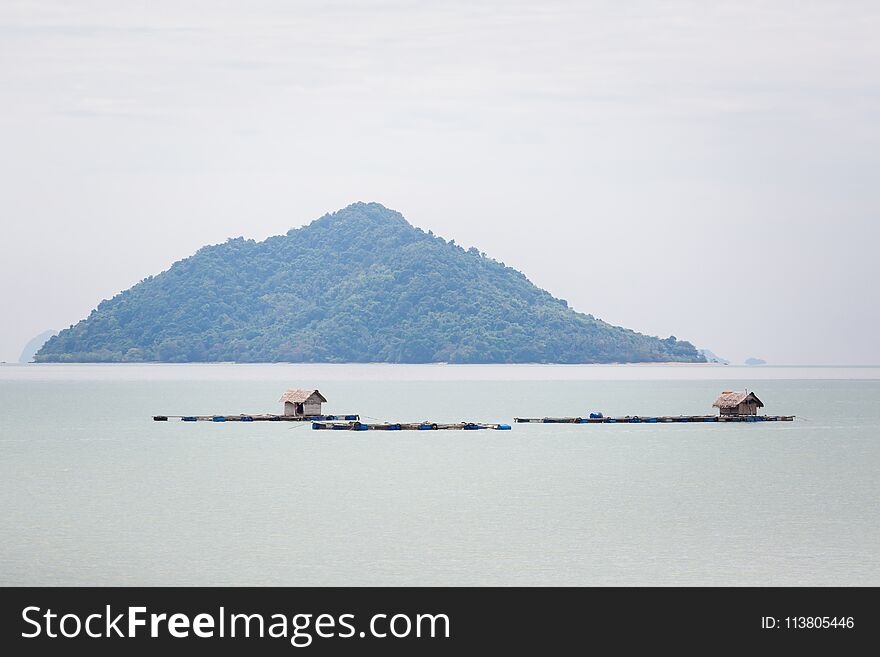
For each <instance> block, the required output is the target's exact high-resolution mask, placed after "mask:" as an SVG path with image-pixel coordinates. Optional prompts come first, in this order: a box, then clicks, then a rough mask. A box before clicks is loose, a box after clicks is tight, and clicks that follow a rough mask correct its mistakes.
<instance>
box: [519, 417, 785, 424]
mask: <svg viewBox="0 0 880 657" xmlns="http://www.w3.org/2000/svg"><path fill="white" fill-rule="evenodd" d="M794 417H795V416H794V415H649V416H639V415H626V416H624V417H541V418H536V417H517V418H514V421H515V422H528V423H532V424H640V423H643V422H647V423H655V422H791V421H792V420H794Z"/></svg>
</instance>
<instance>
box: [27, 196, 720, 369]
mask: <svg viewBox="0 0 880 657" xmlns="http://www.w3.org/2000/svg"><path fill="white" fill-rule="evenodd" d="M35 360H36V361H38V362H143V361H159V362H217V361H237V362H387V363H431V362H449V363H612V362H620V363H634V362H687V363H699V362H706V358H705V357H704V356H703V355H702V354H700V353H699V352H698V351H697V349H696V348H695V347H694V346H693V345H692V344H691V343H690V342H686V341H682V340H678V339H676V338H675V337H674V336H670V337H668V338H664V339H661V338H657V337H651V336H647V335H643V334H641V333H636V332H635V331H632V330H630V329H626V328H621V327H618V326H612V325H611V324H608V323H606V322H603V321H601V320H599V319H597V318H595V317H593V316H592V315H586V314H582V313H579V312H576V311H574V310H572V309H571V308H569V307H568V304H567V303H566V302H565V301H564V300H562V299H557V298H555V297H554V296H552V295H551V294H550V293H548V292H546V291H544V290H542V289H540V288H538V287H536V286H535V285H534V284H532V283H531V282H530V281H529V280H528V279H527V278H526V277H525V276H524V275H523V274H522V273H520V272H518V271H517V270H515V269H513V268H511V267H507V266H505V265H504V264H503V263H501V262H497V261H495V260H493V259H492V258H489V257H487V256H486V255H485V254H484V253H481V252H480V251H479V250H477V249H476V248H470V249H468V250H465V249H463V248H462V247H460V246H458V245H457V244H456V243H455V241H454V240H452V241H446V240H445V239H443V238H441V237H438V236H436V235H434V234H433V233H432V232H431V231H428V232H425V231H423V230H421V229H419V228H416V227H414V226H412V225H411V224H409V223H408V222H407V221H406V219H404V218H403V216H402V215H401V214H400V213H398V212H395V211H393V210H389V209H388V208H386V207H384V206H382V205H380V204H378V203H355V204H353V205H350V206H348V207H347V208H345V209H343V210H340V211H338V212H335V213H333V214H328V215H325V216H323V217H321V218H320V219H317V220H316V221H314V222H312V223H311V224H309V225H308V226H305V227H303V228H299V229H294V230H291V231H289V232H288V233H287V234H286V235H280V236H276V237H270V238H268V239H266V240H264V241H262V242H256V241H254V240H245V239H243V238H237V239H230V240H228V241H227V242H225V243H223V244H217V245H214V246H206V247H203V248H201V249H199V251H198V252H197V253H195V254H194V255H193V256H191V257H189V258H186V259H184V260H181V261H179V262H176V263H174V265H172V266H171V268H170V269H168V270H167V271H164V272H162V273H160V274H158V275H156V276H150V277H149V278H146V279H144V280H143V281H141V282H140V283H138V284H137V285H135V286H134V287H132V288H130V289H128V290H125V291H124V292H122V293H120V294H118V295H116V296H115V297H113V298H112V299H110V300H109V301H102V302H101V303H100V304H98V307H97V308H96V309H95V310H93V311H92V313H91V314H90V315H89V316H88V317H87V318H85V319H83V320H82V321H80V322H79V323H77V324H76V325H74V326H71V327H69V328H67V329H65V330H63V331H61V333H60V334H58V335H57V336H55V337H53V338H51V339H49V340H48V342H46V344H45V345H43V347H42V348H41V349H40V350H39V352H38V353H37V354H36V356H35Z"/></svg>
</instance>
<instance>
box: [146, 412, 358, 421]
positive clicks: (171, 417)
mask: <svg viewBox="0 0 880 657" xmlns="http://www.w3.org/2000/svg"><path fill="white" fill-rule="evenodd" d="M360 419H361V416H360V415H358V414H357V413H348V414H346V415H310V416H305V417H297V416H296V415H271V414H268V415H267V414H257V415H154V416H153V420H155V421H156V422H167V421H168V420H182V421H183V422H315V421H319V420H320V421H329V422H333V421H337V420H344V421H349V422H351V421H357V420H360Z"/></svg>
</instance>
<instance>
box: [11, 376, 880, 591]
mask: <svg viewBox="0 0 880 657" xmlns="http://www.w3.org/2000/svg"><path fill="white" fill-rule="evenodd" d="M306 386H308V387H311V386H315V387H318V388H320V389H321V391H322V393H324V395H325V396H326V397H327V398H328V399H329V400H330V402H329V404H327V405H326V407H327V410H328V411H335V412H357V413H361V414H362V416H363V417H365V418H368V419H380V420H421V419H430V420H434V421H459V420H473V421H490V422H497V421H507V422H509V421H510V420H511V419H512V418H513V417H514V416H517V415H519V416H531V415H535V416H543V415H583V414H586V413H589V412H590V411H603V412H605V413H606V414H640V415H647V414H677V413H695V414H698V413H707V412H711V409H710V405H711V403H712V401H713V400H714V398H715V396H716V395H717V394H718V392H720V391H721V390H731V389H742V388H744V387H748V388H749V389H753V390H754V391H755V392H756V393H757V394H758V396H759V397H761V399H762V400H763V401H764V402H765V404H766V408H765V409H764V410H765V411H767V412H769V413H780V414H783V413H784V414H795V415H798V416H799V419H798V420H797V421H795V422H793V423H779V424H776V423H774V424H729V425H728V424H721V425H716V424H711V425H679V424H674V425H656V424H655V425H517V426H514V428H513V430H512V431H506V432H491V431H485V432H437V433H433V432H430V433H429V432H400V433H384V432H381V433H380V432H366V433H350V432H315V431H311V430H310V429H309V428H308V426H302V425H300V426H297V425H290V424H287V423H283V424H276V423H247V424H241V423H227V424H213V423H195V424H191V423H182V422H168V423H157V422H153V421H152V420H151V416H152V415H154V414H157V413H164V414H184V413H186V414H189V413H192V414H210V413H238V412H265V411H268V412H273V411H277V410H278V409H279V405H278V404H277V403H276V401H277V399H278V397H279V396H280V394H281V392H282V391H283V390H284V389H285V388H287V387H306ZM878 395H880V368H824V367H823V368H803V367H793V368H772V367H760V368H745V367H742V368H737V367H730V366H728V367H724V366H706V365H649V366H539V365H527V366H413V365H410V366H407V365H404V366H399V365H233V364H229V365H225V364H220V365H29V366H2V367H0V448H2V449H0V509H2V514H3V516H2V520H3V522H2V525H0V584H7V585H19V584H31V585H49V584H64V585H76V584H145V585H163V584H165V585H169V584H217V585H219V584H234V585H247V584H254V585H259V584H286V585H307V584H315V585H332V584H339V585H344V584H357V585H361V584H363V585H367V584H380V585H383V584H403V585H435V584H436V585H448V584H464V585H468V584H474V585H481V584H502V585H508V584H509V585H513V584H526V585H532V584H549V585H601V584H613V585H638V584H648V585H660V584H701V585H702V584H707V585H708V584H737V585H740V584H742V585H747V584H755V585H786V584H791V585H807V584H820V585H822V584H837V585H856V584H874V585H877V584H880V551H878V547H877V546H878V545H880V522H878V520H880V514H878V500H880V477H878V472H880V441H878V426H880V404H878Z"/></svg>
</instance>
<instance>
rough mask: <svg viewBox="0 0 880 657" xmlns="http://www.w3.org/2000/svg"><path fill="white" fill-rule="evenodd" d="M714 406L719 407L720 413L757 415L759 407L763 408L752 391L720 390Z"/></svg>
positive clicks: (762, 404) (762, 403)
mask: <svg viewBox="0 0 880 657" xmlns="http://www.w3.org/2000/svg"><path fill="white" fill-rule="evenodd" d="M712 406H713V407H714V408H717V409H719V411H720V413H721V415H757V414H758V409H759V408H764V402H762V401H761V400H760V399H758V397H757V396H756V395H755V393H753V392H749V391H748V390H744V391H743V392H722V393H721V394H720V395H719V396H718V399H716V400H715V403H714V404H712Z"/></svg>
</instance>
